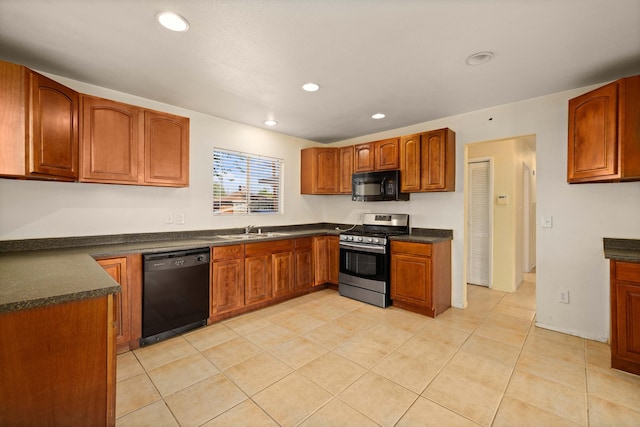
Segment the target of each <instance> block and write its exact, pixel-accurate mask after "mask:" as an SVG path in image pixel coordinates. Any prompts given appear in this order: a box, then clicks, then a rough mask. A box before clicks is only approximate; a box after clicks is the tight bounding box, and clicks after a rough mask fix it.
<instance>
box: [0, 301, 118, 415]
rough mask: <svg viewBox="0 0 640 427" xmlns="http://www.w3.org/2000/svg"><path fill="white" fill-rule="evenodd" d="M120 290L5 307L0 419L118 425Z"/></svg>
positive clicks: (0, 328)
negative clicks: (116, 310) (116, 303)
mask: <svg viewBox="0 0 640 427" xmlns="http://www.w3.org/2000/svg"><path fill="white" fill-rule="evenodd" d="M114 320H115V319H114V318H113V295H106V296H101V297H96V298H89V299H83V300H79V301H72V302H66V303H61V304H54V305H48V306H44V307H38V308H33V309H28V310H20V311H13V312H8V313H0V343H2V345H0V378H2V386H0V402H2V404H1V405H2V410H1V411H0V425H2V426H54V425H68V426H86V425H102V426H113V425H115V408H116V400H115V396H116V390H115V388H116V353H115V336H114V328H113V324H114Z"/></svg>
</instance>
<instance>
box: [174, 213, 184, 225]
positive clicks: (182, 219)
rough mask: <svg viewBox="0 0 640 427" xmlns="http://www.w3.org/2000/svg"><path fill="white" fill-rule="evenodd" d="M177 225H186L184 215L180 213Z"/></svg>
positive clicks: (177, 217)
mask: <svg viewBox="0 0 640 427" xmlns="http://www.w3.org/2000/svg"><path fill="white" fill-rule="evenodd" d="M176 224H178V225H183V224H184V214H183V213H182V212H180V213H179V214H176Z"/></svg>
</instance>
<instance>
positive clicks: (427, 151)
mask: <svg viewBox="0 0 640 427" xmlns="http://www.w3.org/2000/svg"><path fill="white" fill-rule="evenodd" d="M444 137H445V135H444V132H443V131H435V132H428V133H426V134H423V135H422V141H421V147H420V153H421V162H422V167H423V173H422V176H421V185H420V186H421V188H422V189H423V190H438V189H441V188H444V185H445V182H444V180H445V175H444V166H445V139H444Z"/></svg>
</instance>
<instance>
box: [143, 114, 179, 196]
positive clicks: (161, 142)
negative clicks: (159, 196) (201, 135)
mask: <svg viewBox="0 0 640 427" xmlns="http://www.w3.org/2000/svg"><path fill="white" fill-rule="evenodd" d="M144 183H145V184H148V185H159V186H168V187H187V186H189V119H188V118H187V117H180V116H175V115H173V114H168V113H161V112H158V111H150V110H145V112H144Z"/></svg>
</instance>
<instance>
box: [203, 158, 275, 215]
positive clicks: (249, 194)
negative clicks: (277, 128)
mask: <svg viewBox="0 0 640 427" xmlns="http://www.w3.org/2000/svg"><path fill="white" fill-rule="evenodd" d="M281 188H282V159H276V158H272V157H264V156H256V155H253V154H246V153H237V152H233V151H224V150H219V149H214V151H213V213H214V214H232V215H233V214H245V215H246V214H278V213H282V194H281V191H280V189H281Z"/></svg>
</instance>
